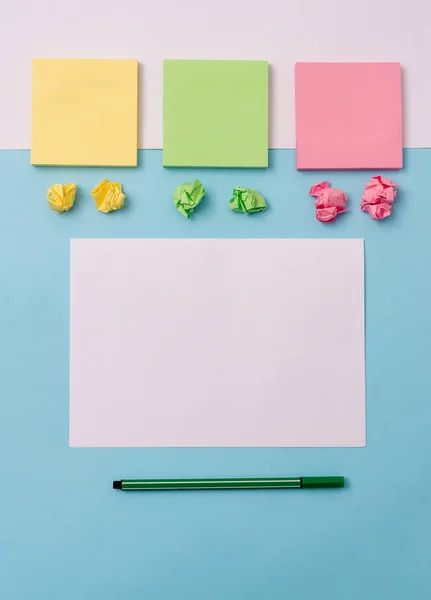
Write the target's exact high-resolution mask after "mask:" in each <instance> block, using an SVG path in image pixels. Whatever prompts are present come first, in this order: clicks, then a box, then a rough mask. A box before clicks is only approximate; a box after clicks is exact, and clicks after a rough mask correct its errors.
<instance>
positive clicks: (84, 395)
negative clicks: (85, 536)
mask: <svg viewBox="0 0 431 600" xmlns="http://www.w3.org/2000/svg"><path fill="white" fill-rule="evenodd" d="M70 293H71V298H70V301H71V316H70V344H71V345H70V360H71V394H70V445H71V446H105V447H106V446H112V447H118V446H364V445H365V363H364V257H363V241H362V240H312V239H310V240H306V239H304V240H300V239H296V240H287V239H205V240H198V239H147V240H146V239H122V240H115V239H110V240H109V239H104V240H103V239H99V240H72V244H71V292H70Z"/></svg>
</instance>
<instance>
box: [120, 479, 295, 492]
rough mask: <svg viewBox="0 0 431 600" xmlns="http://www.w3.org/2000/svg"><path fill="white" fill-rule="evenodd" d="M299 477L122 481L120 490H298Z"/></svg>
mask: <svg viewBox="0 0 431 600" xmlns="http://www.w3.org/2000/svg"><path fill="white" fill-rule="evenodd" d="M300 487H301V478H300V477H271V478H249V479H245V478H241V479H164V480H162V479H123V480H122V481H121V489H122V490H244V489H281V488H300Z"/></svg>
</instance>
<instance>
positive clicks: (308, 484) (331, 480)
mask: <svg viewBox="0 0 431 600" xmlns="http://www.w3.org/2000/svg"><path fill="white" fill-rule="evenodd" d="M301 479H302V487H303V488H333V487H344V477H302V478H301Z"/></svg>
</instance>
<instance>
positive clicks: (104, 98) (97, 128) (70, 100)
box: [31, 58, 138, 167]
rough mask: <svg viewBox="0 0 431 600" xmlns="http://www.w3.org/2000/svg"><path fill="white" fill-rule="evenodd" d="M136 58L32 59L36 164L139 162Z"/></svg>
mask: <svg viewBox="0 0 431 600" xmlns="http://www.w3.org/2000/svg"><path fill="white" fill-rule="evenodd" d="M137 123H138V62H137V61H136V60H86V59H79V60H75V59H56V58H48V59H45V58H43V59H42V58H38V59H34V60H33V119H32V141H31V163H32V164H33V165H99V166H118V167H123V166H131V167H134V166H136V164H137V146H138V130H137Z"/></svg>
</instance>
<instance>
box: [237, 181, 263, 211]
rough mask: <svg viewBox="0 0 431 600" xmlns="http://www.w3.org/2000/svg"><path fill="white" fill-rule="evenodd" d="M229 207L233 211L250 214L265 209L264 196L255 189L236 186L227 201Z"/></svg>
mask: <svg viewBox="0 0 431 600" xmlns="http://www.w3.org/2000/svg"><path fill="white" fill-rule="evenodd" d="M229 208H230V209H231V210H233V211H235V212H240V213H244V214H247V215H250V214H252V213H256V212H262V211H263V210H265V209H266V202H265V198H264V197H263V196H262V195H261V194H259V192H256V190H249V189H248V188H241V187H236V188H234V190H233V198H232V200H230V201H229Z"/></svg>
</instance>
